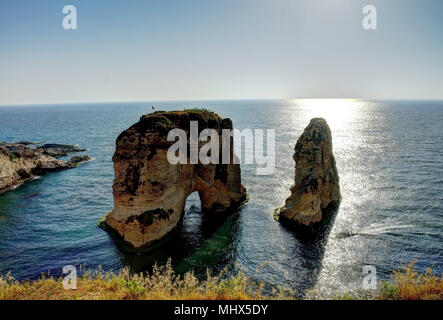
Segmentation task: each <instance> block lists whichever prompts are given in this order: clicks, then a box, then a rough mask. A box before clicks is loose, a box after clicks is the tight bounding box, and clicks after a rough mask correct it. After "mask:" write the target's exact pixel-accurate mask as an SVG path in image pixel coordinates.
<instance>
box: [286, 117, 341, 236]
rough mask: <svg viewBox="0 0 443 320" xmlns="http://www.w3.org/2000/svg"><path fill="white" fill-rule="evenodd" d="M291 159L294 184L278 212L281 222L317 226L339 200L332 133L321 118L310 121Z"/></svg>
mask: <svg viewBox="0 0 443 320" xmlns="http://www.w3.org/2000/svg"><path fill="white" fill-rule="evenodd" d="M293 158H294V160H295V163H296V165H295V183H294V185H293V186H292V187H291V195H290V196H289V198H288V199H286V203H285V206H284V207H283V208H281V209H280V213H279V215H280V221H282V222H286V223H289V224H291V225H295V226H305V227H311V226H315V225H319V224H321V223H323V222H324V220H325V219H327V218H328V217H327V216H326V213H327V211H328V210H329V209H331V208H333V207H334V206H336V205H338V204H339V202H340V199H341V197H340V186H339V178H338V173H337V168H336V166H335V158H334V155H333V153H332V137H331V130H330V129H329V126H328V124H327V123H326V121H325V120H324V119H321V118H314V119H312V120H311V121H310V123H309V125H308V126H307V127H306V129H305V130H304V132H303V134H302V135H301V136H300V138H299V139H298V141H297V144H296V145H295V153H294V156H293Z"/></svg>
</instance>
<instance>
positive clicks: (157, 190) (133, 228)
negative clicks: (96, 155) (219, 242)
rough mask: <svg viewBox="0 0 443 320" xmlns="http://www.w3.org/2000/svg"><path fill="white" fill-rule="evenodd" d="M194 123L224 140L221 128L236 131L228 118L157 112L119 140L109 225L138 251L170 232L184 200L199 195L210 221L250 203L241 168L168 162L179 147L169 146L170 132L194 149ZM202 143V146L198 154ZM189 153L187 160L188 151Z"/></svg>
mask: <svg viewBox="0 0 443 320" xmlns="http://www.w3.org/2000/svg"><path fill="white" fill-rule="evenodd" d="M191 121H197V122H198V132H199V133H200V132H201V131H203V130H205V129H215V130H216V131H217V133H218V134H219V135H220V136H221V134H222V129H229V130H232V121H231V120H230V119H222V118H221V117H219V116H218V115H216V114H215V113H213V112H209V111H206V110H186V111H172V112H154V113H151V114H148V115H144V116H142V117H141V118H140V121H139V122H138V123H136V124H134V125H133V126H131V127H130V128H129V129H127V130H125V131H123V132H122V133H121V134H120V135H119V137H118V138H117V141H116V151H115V153H114V156H113V161H114V171H115V180H114V184H113V193H114V208H113V210H112V211H111V212H109V213H108V215H107V217H106V225H107V226H108V227H110V228H111V229H112V230H114V231H115V232H116V233H117V234H118V236H119V237H121V239H123V240H124V243H125V244H129V246H130V247H132V248H134V249H141V248H145V247H148V246H150V245H152V244H154V243H155V242H158V241H159V240H161V239H162V238H163V237H165V236H166V235H167V234H168V233H169V232H170V231H172V230H173V229H174V228H175V227H176V225H177V224H178V222H179V220H180V218H181V216H182V213H183V210H184V207H185V203H186V198H187V197H188V196H189V195H190V194H191V193H192V192H194V191H197V192H198V194H199V196H200V200H201V207H202V211H203V213H205V214H207V215H209V216H219V215H222V214H224V213H228V212H232V211H234V210H236V209H237V208H238V207H239V206H240V205H241V204H242V203H243V202H244V201H245V200H246V190H245V188H244V187H243V186H242V184H241V177H240V165H239V164H202V163H201V162H200V161H199V162H198V163H196V164H190V161H189V158H188V161H187V162H186V163H187V164H171V163H170V162H169V161H168V158H167V152H168V149H169V147H170V146H171V145H173V144H174V143H175V142H173V141H168V139H167V136H168V132H169V131H170V130H171V129H174V128H179V129H182V130H184V131H185V132H186V135H187V137H188V139H187V141H188V142H187V146H186V147H187V149H188V150H190V149H191V146H190V143H189V140H190V139H189V136H190V123H191ZM230 140H231V144H230V145H231V148H230V157H231V159H232V158H233V157H234V154H233V143H232V138H231V139H230ZM202 144H204V143H202V142H199V143H198V150H199V151H200V149H201V147H202ZM219 147H220V149H221V143H220V144H219ZM187 154H188V157H189V154H190V152H188V153H187ZM221 154H222V152H220V155H221ZM220 163H221V161H220Z"/></svg>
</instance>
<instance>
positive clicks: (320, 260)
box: [0, 99, 443, 296]
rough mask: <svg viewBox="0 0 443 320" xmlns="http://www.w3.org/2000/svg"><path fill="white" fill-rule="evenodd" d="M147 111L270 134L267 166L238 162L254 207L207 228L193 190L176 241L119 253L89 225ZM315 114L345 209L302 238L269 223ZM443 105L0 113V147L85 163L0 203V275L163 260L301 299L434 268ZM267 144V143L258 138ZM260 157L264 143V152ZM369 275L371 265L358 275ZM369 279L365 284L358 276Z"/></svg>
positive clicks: (209, 105) (122, 107)
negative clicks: (56, 150) (49, 152)
mask: <svg viewBox="0 0 443 320" xmlns="http://www.w3.org/2000/svg"><path fill="white" fill-rule="evenodd" d="M152 106H154V107H155V110H184V109H187V108H206V109H209V110H212V111H214V112H216V113H217V114H219V115H220V116H222V117H224V118H231V119H232V121H233V125H234V127H235V128H238V129H240V130H242V129H252V130H254V129H274V130H275V170H274V172H273V173H272V174H270V175H257V170H256V169H257V166H258V164H257V163H255V162H254V163H253V164H246V163H242V165H241V167H242V183H243V185H244V186H245V187H246V189H247V191H248V195H249V202H248V203H247V204H246V205H245V206H243V207H242V208H241V209H240V210H239V211H238V212H236V213H234V214H233V215H231V216H229V217H228V218H227V219H226V220H225V221H224V222H223V223H221V224H219V225H217V226H216V227H214V226H212V225H211V226H208V225H207V223H206V220H207V219H204V217H203V215H202V213H201V210H200V201H199V198H198V194H196V193H194V194H191V195H190V196H189V198H188V199H187V203H186V209H185V215H184V217H183V220H182V221H181V222H180V224H179V226H178V228H177V230H176V232H175V233H174V236H173V237H172V238H171V239H170V240H169V241H168V242H167V243H166V244H164V245H163V246H161V247H159V248H157V249H154V250H152V251H149V252H145V253H128V252H126V251H125V250H124V249H123V248H121V247H120V245H119V243H117V242H116V241H115V240H114V239H113V238H112V237H111V236H110V235H109V234H108V233H106V232H105V231H104V230H102V229H100V228H99V227H98V226H97V222H98V221H99V220H100V218H101V217H103V216H104V215H106V213H107V212H109V211H110V210H111V209H112V207H113V196H112V183H113V178H114V170H113V163H112V155H113V153H114V151H115V140H116V138H117V136H118V135H119V133H120V132H122V131H123V130H125V129H127V128H128V127H130V126H131V125H132V124H134V123H136V122H137V121H138V120H139V118H140V117H141V116H142V115H144V114H147V113H150V112H152V111H153V110H152ZM314 117H323V118H325V119H326V121H327V122H328V124H329V126H330V128H331V131H332V138H333V151H334V154H335V159H336V162H337V169H338V173H339V177H340V187H341V193H342V198H343V199H342V202H341V204H340V207H339V209H338V211H337V213H336V215H335V218H334V219H333V223H332V225H331V227H330V229H329V230H328V232H327V233H326V234H325V235H324V236H323V237H321V238H320V239H315V240H312V239H309V240H308V239H305V238H303V237H300V236H299V235H298V234H297V233H296V232H294V231H292V230H290V229H288V228H286V227H285V226H283V225H281V224H280V223H279V222H277V221H276V220H275V219H274V217H273V214H274V209H275V208H278V207H281V206H282V205H283V204H284V202H285V199H286V198H287V197H288V196H289V194H290V191H289V189H290V187H291V185H292V183H293V182H294V174H295V163H294V160H293V158H292V156H293V153H294V146H295V143H296V141H297V139H298V137H299V136H300V135H301V133H302V131H303V129H304V128H305V127H306V126H307V125H308V123H309V120H310V119H311V118H314ZM442 124H443V101H428V100H426V101H418V100H413V101H407V100H358V99H303V100H237V101H231V100H222V101H170V102H166V101H163V102H155V101H146V102H119V103H82V104H51V105H27V106H18V105H14V106H0V141H8V142H12V141H21V140H27V141H46V142H47V143H66V144H76V145H79V146H81V147H85V148H87V151H86V152H85V154H88V155H89V156H90V157H91V158H92V161H90V162H87V163H85V164H83V165H81V166H80V167H78V168H75V169H71V170H66V171H60V172H56V173H51V174H47V175H44V176H42V177H38V178H37V179H35V180H33V181H30V182H28V183H26V184H24V185H22V186H21V187H19V188H17V189H16V190H14V191H11V192H8V193H5V194H3V195H0V272H1V274H3V275H5V274H7V273H8V272H10V275H11V276H13V277H15V278H16V279H18V280H24V279H36V278H38V277H40V276H41V275H42V274H49V275H53V276H57V277H58V276H60V275H62V268H63V266H65V265H75V266H76V267H78V268H79V270H86V269H97V268H99V267H100V268H101V269H102V270H105V271H113V272H118V271H119V270H120V269H122V268H123V267H129V268H130V270H131V271H133V272H145V271H146V272H150V271H151V270H152V266H153V265H154V264H158V265H163V264H165V263H166V262H167V261H168V260H169V259H170V261H171V262H172V265H173V267H174V268H175V269H176V271H177V272H179V273H182V272H186V271H189V270H194V271H195V272H196V273H197V274H202V275H203V274H205V272H206V270H209V271H210V272H211V273H214V274H217V273H219V272H221V271H223V272H225V273H227V274H230V273H233V274H236V273H237V272H243V273H245V274H246V275H248V276H249V277H250V278H251V279H253V280H254V281H255V280H256V281H258V282H263V283H265V285H266V288H278V287H284V288H290V289H291V290H294V291H295V292H296V295H298V296H303V295H306V294H310V293H312V292H319V293H321V294H324V295H331V296H333V295H337V294H341V293H345V292H356V291H360V290H362V289H363V288H364V283H365V281H367V274H366V273H365V271H364V270H367V268H368V267H367V266H370V268H372V269H371V270H374V271H375V273H374V274H373V275H374V276H376V278H375V279H376V281H377V283H378V281H381V280H388V279H389V278H390V276H391V273H392V271H393V270H397V269H399V268H402V267H404V266H406V265H409V264H411V263H413V264H415V268H416V269H417V270H418V271H421V272H424V271H425V270H426V269H427V268H433V269H434V272H436V273H441V266H442V265H443V255H442V252H443V250H442V249H443V130H442V128H443V127H442ZM265 143H267V141H265ZM264 150H266V145H265V147H264ZM365 268H366V269H365ZM365 279H366V280H365Z"/></svg>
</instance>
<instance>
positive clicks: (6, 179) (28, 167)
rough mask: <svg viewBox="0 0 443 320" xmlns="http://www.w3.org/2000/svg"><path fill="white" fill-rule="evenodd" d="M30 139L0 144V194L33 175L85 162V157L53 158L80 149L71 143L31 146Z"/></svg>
mask: <svg viewBox="0 0 443 320" xmlns="http://www.w3.org/2000/svg"><path fill="white" fill-rule="evenodd" d="M31 145H32V143H30V142H17V143H0V194H2V193H4V192H7V191H10V190H13V189H15V188H17V187H18V186H19V185H21V184H22V183H24V182H26V181H28V180H30V179H32V178H33V177H35V176H36V175H40V174H45V173H48V172H52V171H58V170H64V169H70V168H75V167H76V166H78V165H79V164H80V163H82V162H85V161H88V160H89V157H88V156H75V157H72V158H71V159H70V160H68V161H63V160H59V159H57V158H56V157H59V156H64V155H67V154H69V153H73V152H80V151H84V150H85V149H80V148H78V147H76V146H71V145H60V144H59V145H44V146H41V147H35V148H34V147H31Z"/></svg>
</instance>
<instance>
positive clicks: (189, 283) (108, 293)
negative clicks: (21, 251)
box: [0, 262, 443, 300]
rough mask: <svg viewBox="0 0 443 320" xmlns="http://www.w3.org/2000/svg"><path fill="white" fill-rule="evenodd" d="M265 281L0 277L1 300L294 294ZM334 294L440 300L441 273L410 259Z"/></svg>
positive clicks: (162, 271)
mask: <svg viewBox="0 0 443 320" xmlns="http://www.w3.org/2000/svg"><path fill="white" fill-rule="evenodd" d="M263 289H264V284H263V283H257V282H255V281H253V280H251V279H249V278H248V277H247V276H246V275H245V274H244V273H242V272H239V273H237V274H236V275H233V276H227V275H226V272H221V273H220V274H219V275H217V276H211V275H210V274H209V272H208V273H207V275H206V279H203V280H200V279H198V278H197V277H196V276H195V275H194V273H193V272H187V273H186V274H184V275H183V276H180V275H177V274H176V273H175V272H174V271H173V269H172V266H171V264H170V262H168V264H166V265H165V266H155V267H154V268H153V272H152V273H151V274H131V273H130V272H129V269H128V268H124V269H123V270H121V271H120V273H119V274H114V273H110V272H106V273H105V272H103V271H102V270H101V269H100V268H99V269H98V270H96V271H94V272H91V271H89V272H85V273H84V274H83V275H82V277H80V278H79V279H78V282H77V290H65V289H63V285H62V279H55V278H45V277H42V278H41V279H39V280H35V281H23V282H19V281H16V280H14V279H13V278H12V277H10V275H6V276H0V300H47V299H50V300H77V299H88V300H131V299H132V300H233V299H235V300H251V299H257V300H263V299H279V300H283V299H293V297H294V292H291V290H288V289H285V288H283V287H279V288H277V289H274V290H272V293H271V294H270V295H269V296H266V295H264V294H263ZM334 299H383V300H385V299H395V300H404V299H440V300H441V299H443V278H442V277H441V276H440V277H439V276H437V275H435V274H434V273H433V272H432V270H428V271H427V272H426V273H425V274H420V273H418V272H417V271H415V269H414V265H413V264H411V265H409V266H407V267H406V268H403V269H400V270H399V271H395V272H394V273H393V276H392V279H391V281H383V282H381V283H380V289H379V291H378V293H376V294H371V295H367V294H366V295H358V296H356V295H355V294H346V295H343V296H341V297H335V298H334Z"/></svg>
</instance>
